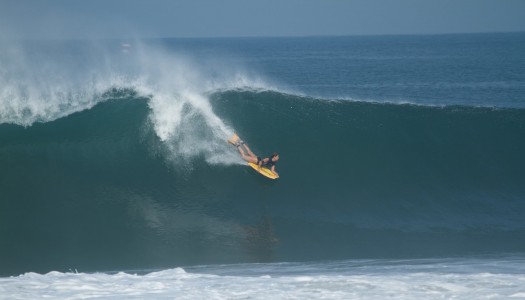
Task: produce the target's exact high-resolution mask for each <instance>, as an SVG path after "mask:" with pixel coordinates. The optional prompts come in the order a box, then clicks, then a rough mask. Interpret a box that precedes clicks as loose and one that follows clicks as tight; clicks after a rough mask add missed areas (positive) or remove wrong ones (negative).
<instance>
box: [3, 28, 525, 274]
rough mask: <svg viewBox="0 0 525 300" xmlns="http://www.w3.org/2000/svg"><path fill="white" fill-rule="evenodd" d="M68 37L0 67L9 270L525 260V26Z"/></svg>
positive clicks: (22, 51)
mask: <svg viewBox="0 0 525 300" xmlns="http://www.w3.org/2000/svg"><path fill="white" fill-rule="evenodd" d="M55 43H56V42H32V43H29V44H30V45H31V47H28V46H27V45H16V46H15V45H13V46H12V47H11V46H9V47H8V46H4V47H3V48H2V49H3V52H2V55H1V56H0V58H1V60H0V63H2V64H3V65H4V66H7V67H6V68H5V69H4V71H2V72H1V73H0V83H1V85H0V86H2V87H1V88H0V89H1V90H0V91H1V92H0V103H1V104H2V106H1V109H0V121H1V124H0V166H1V168H0V245H1V247H0V275H13V274H20V273H23V272H28V271H36V272H47V271H50V270H61V271H63V270H69V269H74V268H77V269H81V270H83V271H108V270H129V269H150V268H160V269H164V268H170V267H175V266H180V265H202V264H214V263H244V262H282V261H312V260H340V259H341V260H346V259H376V258H390V259H392V258H404V259H411V258H429V257H458V256H459V257H466V256H478V255H491V256H492V257H494V256H496V257H497V256H504V255H507V254H508V253H514V254H523V253H524V252H525V242H524V241H525V239H524V238H525V221H524V219H523V216H524V215H525V184H524V182H525V157H524V156H523V153H525V139H523V137H524V136H525V98H524V96H523V95H525V71H524V70H525V68H524V67H525V66H524V64H525V54H524V53H525V51H523V50H525V34H519V33H518V34H480V35H444V36H384V37H381V36H377V37H331V38H275V39H274V38H264V39H262V38H261V39H199V40H191V39H184V40H177V39H175V40H153V41H141V42H138V41H131V42H130V41H105V42H103V43H102V42H97V44H96V45H93V44H92V42H87V41H81V42H79V41H73V42H64V43H56V44H55ZM13 49H16V50H17V51H14V50H13ZM28 49H29V50H28ZM51 50H53V51H51ZM57 51H58V52H57ZM15 53H17V54H16V55H15ZM57 53H62V54H64V53H65V54H67V55H65V54H64V55H57ZM61 57H64V58H63V59H62V58H61ZM7 58H10V59H11V60H9V63H7ZM43 58H44V59H43ZM76 60H79V64H78V65H76V64H75V63H74V62H75V61H76ZM50 70H51V71H52V72H51V71H50ZM44 75H45V76H44ZM233 131H235V132H237V133H239V135H240V136H241V137H243V138H244V139H245V140H246V141H247V142H248V143H249V144H250V146H251V148H252V149H253V150H254V151H255V152H256V153H258V154H259V155H265V154H266V153H271V152H273V151H278V152H279V153H280V156H281V161H280V162H279V164H278V165H277V170H278V171H279V173H280V175H281V178H280V179H279V180H277V181H269V180H267V179H265V178H263V177H262V176H260V175H258V174H257V173H255V172H253V170H251V169H249V168H247V167H246V166H243V165H242V164H241V161H240V159H239V157H238V153H237V152H236V150H235V149H234V148H233V147H231V146H229V145H228V144H227V143H226V142H225V140H226V138H227V137H228V135H229V134H231V133H233Z"/></svg>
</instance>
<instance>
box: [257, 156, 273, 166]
mask: <svg viewBox="0 0 525 300" xmlns="http://www.w3.org/2000/svg"><path fill="white" fill-rule="evenodd" d="M272 157H273V156H270V157H268V161H267V162H266V163H265V162H264V161H263V163H262V164H261V165H262V166H265V167H267V168H271V167H273V166H275V164H276V163H277V162H276V161H272ZM261 161H262V159H261V158H260V157H259V156H257V164H259V163H260V162H261Z"/></svg>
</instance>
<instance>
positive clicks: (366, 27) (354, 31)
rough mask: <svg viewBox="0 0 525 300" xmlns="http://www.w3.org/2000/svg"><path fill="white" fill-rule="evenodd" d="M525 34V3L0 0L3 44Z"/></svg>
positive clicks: (461, 0) (453, 0)
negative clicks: (33, 40)
mask: <svg viewBox="0 0 525 300" xmlns="http://www.w3.org/2000/svg"><path fill="white" fill-rule="evenodd" d="M494 31H497V32H499V31H525V0H397V1H396V0H356V1H354V0H347V1H343V0H338V1H336V0H324V1H323V0H215V1H212V0H171V1H170V0H33V1H31V0H0V37H1V38H24V39H25V38H111V37H124V38H128V37H230V36H304V35H368V34H426V33H430V34H434V33H462V32H494Z"/></svg>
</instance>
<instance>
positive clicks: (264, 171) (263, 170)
mask: <svg viewBox="0 0 525 300" xmlns="http://www.w3.org/2000/svg"><path fill="white" fill-rule="evenodd" d="M248 166H250V167H252V168H253V169H254V170H255V171H257V172H259V173H260V174H262V175H263V176H266V177H268V178H270V179H277V178H279V176H277V175H276V174H275V173H274V172H272V170H270V169H268V168H267V167H260V168H259V166H258V165H257V164H254V163H251V162H249V163H248Z"/></svg>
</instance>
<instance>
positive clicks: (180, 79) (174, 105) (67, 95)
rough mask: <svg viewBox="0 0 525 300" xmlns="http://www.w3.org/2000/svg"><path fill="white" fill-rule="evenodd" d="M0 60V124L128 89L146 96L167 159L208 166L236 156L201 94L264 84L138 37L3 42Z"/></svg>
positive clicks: (55, 114) (43, 116)
mask: <svg viewBox="0 0 525 300" xmlns="http://www.w3.org/2000/svg"><path fill="white" fill-rule="evenodd" d="M35 49H36V50H35ZM0 64H1V65H2V66H5V67H4V68H3V71H2V72H0V86H1V88H0V105H1V107H2V109H1V110H0V123H14V124H19V125H24V126H30V125H32V124H33V123H35V122H50V121H53V120H56V119H58V118H62V117H65V116H68V115H70V114H73V113H75V112H79V111H82V110H85V109H90V108H92V107H93V106H94V105H96V104H97V103H100V102H104V101H107V100H108V97H110V98H114V97H115V93H113V92H112V91H116V92H121V94H123V95H128V94H129V93H132V94H136V96H137V97H139V98H143V99H144V100H145V101H147V102H148V104H149V107H150V109H151V112H150V117H149V120H150V122H151V124H152V125H153V128H154V130H155V132H156V134H157V136H158V138H159V139H160V140H161V141H162V142H163V143H164V146H165V149H167V152H166V153H167V158H168V159H170V160H172V161H175V160H180V161H191V160H192V159H193V158H195V157H198V156H204V157H205V159H206V161H207V162H208V163H212V164H214V163H222V164H230V163H235V162H239V159H238V157H237V156H235V155H234V153H233V152H232V151H231V149H228V147H227V145H226V144H225V142H224V141H225V140H226V139H227V137H229V136H231V134H232V133H233V130H232V129H231V128H230V127H229V126H228V125H227V124H225V123H224V122H223V120H221V119H220V118H219V117H217V115H215V113H214V112H213V110H212V107H211V105H210V103H209V99H208V96H207V95H209V94H210V93H213V92H214V91H216V90H223V89H226V90H229V89H235V88H245V87H249V88H262V89H264V88H265V84H264V83H263V81H262V80H260V79H252V78H255V77H253V76H249V75H246V73H245V72H244V71H243V70H242V69H240V68H232V67H226V65H225V64H222V63H219V62H218V60H216V59H215V58H210V57H208V58H206V61H205V62H200V63H197V62H196V60H195V59H194V58H192V57H190V56H188V55H185V54H182V53H174V52H173V51H172V52H168V51H165V50H164V49H162V47H161V46H159V45H156V46H152V45H145V44H142V43H140V42H135V43H120V44H119V43H110V44H109V45H108V44H104V45H102V44H92V43H86V42H65V43H64V44H63V45H50V44H46V43H45V42H42V43H38V44H37V45H36V47H35V45H29V44H26V45H16V46H14V45H11V46H4V47H3V48H2V49H0Z"/></svg>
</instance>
